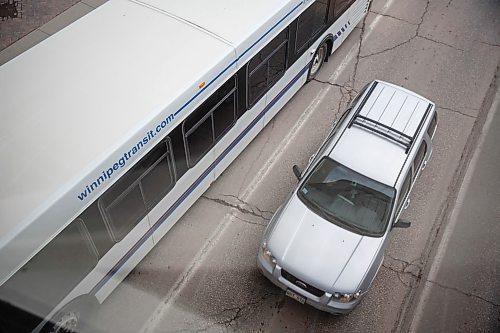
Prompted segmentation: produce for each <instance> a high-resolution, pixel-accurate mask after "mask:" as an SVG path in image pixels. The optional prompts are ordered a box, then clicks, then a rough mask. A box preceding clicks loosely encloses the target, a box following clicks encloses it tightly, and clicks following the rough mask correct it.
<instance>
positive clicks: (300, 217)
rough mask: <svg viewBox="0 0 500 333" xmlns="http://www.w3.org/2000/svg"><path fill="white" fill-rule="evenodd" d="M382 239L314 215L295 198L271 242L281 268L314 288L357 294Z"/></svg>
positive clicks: (272, 251) (274, 231) (269, 242)
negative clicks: (358, 232)
mask: <svg viewBox="0 0 500 333" xmlns="http://www.w3.org/2000/svg"><path fill="white" fill-rule="evenodd" d="M382 241H383V237H370V236H362V235H359V234H356V233H354V232H351V231H349V230H346V229H344V228H341V227H339V226H337V225H335V224H333V223H331V222H329V221H327V220H325V219H323V218H322V217H321V216H319V215H317V214H315V213H314V212H312V211H311V210H309V208H307V206H305V205H304V204H303V203H302V201H301V200H300V199H299V198H298V197H297V195H293V196H292V198H291V199H290V201H289V202H288V204H287V205H286V207H285V208H284V210H283V211H282V213H281V216H280V217H279V221H278V222H277V224H276V226H275V228H274V230H273V232H272V234H271V235H270V237H269V240H268V248H269V250H270V251H271V253H272V255H273V256H274V257H275V258H276V260H277V263H278V265H280V266H281V267H282V268H283V269H285V270H286V271H288V272H289V273H291V274H293V275H294V276H295V277H297V278H299V279H301V280H303V281H304V282H306V283H309V284H311V285H312V286H314V287H316V288H319V289H321V290H324V291H327V292H330V293H333V292H355V291H357V290H356V289H357V288H358V287H359V285H360V283H361V281H362V280H363V278H364V276H365V275H366V272H367V271H368V268H369V267H370V265H371V264H372V262H373V259H374V257H375V255H376V254H377V253H378V251H379V249H380V248H381V245H382Z"/></svg>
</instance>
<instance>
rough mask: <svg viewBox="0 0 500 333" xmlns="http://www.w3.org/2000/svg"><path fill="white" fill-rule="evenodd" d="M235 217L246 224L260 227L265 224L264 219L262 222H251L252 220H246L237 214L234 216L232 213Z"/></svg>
mask: <svg viewBox="0 0 500 333" xmlns="http://www.w3.org/2000/svg"><path fill="white" fill-rule="evenodd" d="M233 216H234V217H235V218H236V219H238V220H240V221H241V222H243V223H247V224H253V225H258V226H261V227H265V226H266V225H267V223H266V221H264V223H259V222H252V221H248V220H245V219H243V218H241V217H239V216H236V215H233Z"/></svg>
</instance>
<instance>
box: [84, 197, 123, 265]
mask: <svg viewBox="0 0 500 333" xmlns="http://www.w3.org/2000/svg"><path fill="white" fill-rule="evenodd" d="M79 218H80V219H82V220H83V223H84V224H85V227H86V228H87V230H88V231H89V233H90V237H91V238H92V241H93V242H94V244H95V247H96V248H97V252H98V254H99V257H100V258H102V257H103V256H104V255H105V254H106V253H107V252H108V251H109V249H110V248H111V247H112V246H113V245H114V244H115V242H114V241H113V239H112V238H111V234H110V233H109V230H108V228H107V226H106V223H105V222H104V219H103V218H102V215H101V212H100V211H99V207H98V205H97V201H96V202H94V203H93V204H92V205H90V206H89V207H88V208H87V209H85V211H84V212H83V213H81V214H80V216H79Z"/></svg>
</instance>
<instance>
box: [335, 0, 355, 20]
mask: <svg viewBox="0 0 500 333" xmlns="http://www.w3.org/2000/svg"><path fill="white" fill-rule="evenodd" d="M333 2H335V18H336V19H337V18H339V17H340V15H342V14H344V12H345V11H346V10H347V8H349V6H350V5H351V4H352V3H353V2H354V0H332V4H333Z"/></svg>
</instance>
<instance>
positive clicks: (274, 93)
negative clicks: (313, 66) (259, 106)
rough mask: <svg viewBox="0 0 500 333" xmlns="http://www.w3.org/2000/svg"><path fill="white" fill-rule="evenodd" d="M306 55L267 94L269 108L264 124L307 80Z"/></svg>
mask: <svg viewBox="0 0 500 333" xmlns="http://www.w3.org/2000/svg"><path fill="white" fill-rule="evenodd" d="M305 66H306V56H305V55H302V56H301V57H300V58H299V59H298V60H297V61H296V62H295V63H294V64H293V65H292V66H291V67H290V68H289V69H287V71H286V72H285V75H284V76H283V77H282V78H281V79H280V80H279V81H278V82H277V83H276V84H275V85H274V87H272V88H271V89H270V90H269V91H268V92H267V94H266V102H267V107H268V108H269V110H268V111H267V112H266V115H265V116H264V126H265V125H267V124H268V123H269V121H270V120H271V119H272V118H273V117H274V116H275V115H276V114H277V113H278V112H279V111H280V110H281V109H282V108H283V107H284V106H285V104H286V103H287V102H288V100H290V98H292V96H293V95H294V94H295V93H296V92H297V91H298V90H299V89H300V87H302V85H303V84H304V83H305V82H306V78H307V69H306V68H305Z"/></svg>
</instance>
